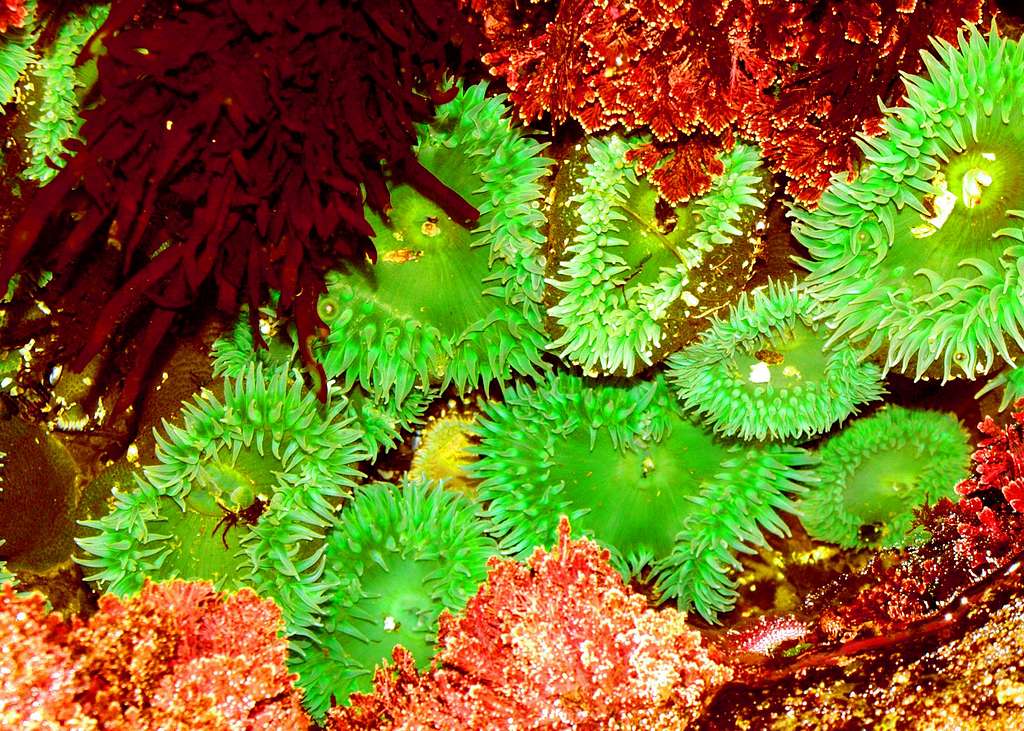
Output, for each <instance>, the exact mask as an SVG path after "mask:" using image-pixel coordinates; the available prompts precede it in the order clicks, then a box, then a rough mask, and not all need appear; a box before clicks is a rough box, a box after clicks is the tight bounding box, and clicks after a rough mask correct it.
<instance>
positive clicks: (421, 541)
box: [293, 481, 496, 717]
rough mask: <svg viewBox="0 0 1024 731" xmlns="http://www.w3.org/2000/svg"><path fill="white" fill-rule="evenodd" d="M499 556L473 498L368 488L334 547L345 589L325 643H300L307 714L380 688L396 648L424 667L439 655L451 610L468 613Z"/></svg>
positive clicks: (320, 637) (419, 485)
mask: <svg viewBox="0 0 1024 731" xmlns="http://www.w3.org/2000/svg"><path fill="white" fill-rule="evenodd" d="M495 553H496V547H495V545H494V542H493V541H492V540H491V539H490V538H488V537H487V536H486V533H485V528H484V523H483V522H482V521H480V519H479V518H477V517H476V508H475V507H474V506H473V504H472V503H471V502H469V501H468V500H467V499H466V498H465V497H463V496H461V495H458V494H456V493H453V492H450V491H447V490H442V489H440V488H439V487H438V486H436V485H433V484H431V483H428V482H423V481H413V482H407V483H404V484H403V485H401V487H396V486H394V485H390V484H384V483H377V484H370V485H365V486H362V487H360V488H358V491H357V492H356V495H355V497H354V498H353V500H352V502H351V503H349V504H348V505H347V506H346V507H345V510H344V511H343V513H342V520H341V522H340V525H339V527H338V528H337V529H336V530H334V531H332V532H331V534H330V535H329V537H328V542H327V568H326V572H325V581H327V582H329V583H330V585H332V586H334V587H336V588H335V589H334V591H333V592H332V594H331V598H330V600H329V601H328V602H327V603H326V604H325V605H324V614H323V617H322V618H321V620H320V624H321V626H320V629H318V631H317V633H316V636H315V638H314V639H313V640H312V641H310V642H305V641H303V642H300V643H297V649H298V653H299V658H298V659H297V660H296V661H295V662H294V663H293V669H294V670H296V671H297V672H298V673H299V683H300V685H301V686H302V687H303V689H304V691H305V699H304V703H305V706H306V708H308V709H309V710H310V712H311V713H313V714H314V715H315V716H318V717H319V716H321V715H323V713H324V712H325V711H326V710H327V707H328V706H329V705H330V699H331V696H334V698H335V699H336V700H337V701H338V702H339V703H346V702H347V700H348V697H349V695H350V694H351V693H353V692H356V691H361V692H368V691H370V690H371V688H372V680H373V672H374V669H375V668H376V667H377V666H378V665H380V664H381V663H383V662H384V661H385V660H388V659H390V658H391V652H392V650H393V649H394V647H395V645H402V646H403V647H405V648H406V649H407V650H409V651H410V652H411V653H412V654H413V656H414V657H415V658H416V661H417V662H418V663H419V665H420V666H421V667H425V666H426V665H427V664H428V663H429V662H430V658H431V657H433V654H434V642H435V639H436V636H437V619H438V617H439V616H440V614H441V611H442V610H444V609H448V610H451V611H453V612H454V611H458V610H459V609H461V608H462V606H463V605H464V604H465V602H466V600H467V599H468V598H469V597H470V596H471V595H472V594H473V593H474V592H475V591H476V590H477V587H478V586H479V584H480V583H481V582H482V581H483V580H484V578H485V576H486V574H487V568H486V562H487V559H488V558H489V557H490V556H491V555H493V554H495Z"/></svg>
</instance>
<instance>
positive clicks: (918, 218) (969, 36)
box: [793, 27, 1024, 380]
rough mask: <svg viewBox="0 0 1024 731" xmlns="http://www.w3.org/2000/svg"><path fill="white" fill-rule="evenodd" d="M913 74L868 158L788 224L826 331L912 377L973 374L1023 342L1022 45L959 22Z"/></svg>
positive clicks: (871, 142) (1008, 356)
mask: <svg viewBox="0 0 1024 731" xmlns="http://www.w3.org/2000/svg"><path fill="white" fill-rule="evenodd" d="M959 46H960V47H959V48H954V47H953V46H951V45H949V44H948V43H946V42H944V41H935V49H936V53H937V57H936V56H933V55H931V54H927V53H926V54H924V62H925V66H926V67H927V69H928V76H927V77H926V78H921V77H916V76H912V77H906V78H905V84H906V87H907V97H906V102H905V103H906V106H902V107H897V108H894V109H886V110H885V111H886V115H887V116H886V119H885V128H886V134H885V135H884V136H882V137H865V138H862V139H861V141H860V144H861V147H862V148H863V150H864V153H865V155H866V158H867V164H866V165H865V167H864V168H863V169H862V170H861V171H860V174H859V176H858V178H857V180H855V181H854V182H851V183H848V182H845V181H844V180H842V179H841V178H838V177H837V178H835V179H834V180H833V182H832V185H831V186H830V187H829V188H828V190H826V191H825V194H824V195H823V196H822V198H821V203H820V206H819V207H818V208H817V209H816V210H814V211H806V210H794V211H793V216H794V217H795V219H796V221H795V223H794V224H793V233H794V235H795V236H796V238H797V239H798V240H799V241H800V242H801V243H802V244H803V245H804V246H806V247H807V249H808V250H809V252H810V258H809V259H807V260H804V261H801V264H803V265H804V266H805V267H806V268H807V269H809V270H810V275H809V276H808V278H807V285H808V288H809V290H810V291H811V293H812V294H813V295H814V296H815V297H817V298H819V299H820V300H821V301H822V302H823V303H825V305H826V309H827V312H828V314H829V316H830V319H831V324H832V326H833V327H834V332H833V333H832V338H831V340H832V341H833V342H837V341H856V342H859V343H862V344H864V347H865V349H866V352H868V353H874V352H876V351H879V350H884V351H885V356H884V357H885V364H886V367H887V368H898V369H899V370H901V371H903V372H906V373H908V374H911V375H914V376H915V377H916V378H923V377H933V376H934V377H939V376H941V378H942V379H943V380H947V379H950V378H954V377H956V376H957V375H959V374H962V375H963V376H965V377H967V378H974V377H976V376H977V375H979V374H983V373H988V372H989V371H990V370H991V369H992V368H993V367H994V366H998V363H997V362H996V359H995V356H996V354H998V355H999V356H1000V357H1001V358H1002V359H1003V360H1005V361H1006V362H1008V363H1010V364H1013V363H1014V357H1015V356H1017V355H1019V353H1020V350H1021V349H1024V335H1022V334H1021V330H1022V329H1024V268H1021V266H1020V262H1021V261H1022V260H1024V243H1022V242H1024V228H1022V224H1024V221H1022V219H1024V177H1022V176H1021V170H1024V126H1022V125H1021V120H1022V118H1024V45H1022V44H1021V43H1020V42H1018V41H1013V40H1007V39H1005V38H1000V37H999V36H998V35H997V34H996V31H995V28H994V27H993V30H992V32H991V33H990V35H989V36H988V38H985V37H984V36H982V35H981V33H979V32H978V30H977V29H975V28H973V27H972V28H970V29H969V31H967V33H966V35H965V34H964V32H962V31H961V33H960V35H959Z"/></svg>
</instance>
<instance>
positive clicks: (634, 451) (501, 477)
mask: <svg viewBox="0 0 1024 731" xmlns="http://www.w3.org/2000/svg"><path fill="white" fill-rule="evenodd" d="M474 431H475V432H476V434H477V436H478V437H479V438H480V444H479V446H478V447H476V448H475V449H474V451H475V452H476V453H477V454H478V455H479V457H480V459H479V461H478V462H476V463H474V464H473V465H472V466H471V467H470V473H471V474H472V475H473V476H474V477H476V478H477V479H480V480H482V482H481V483H480V485H479V488H478V493H477V494H478V497H479V499H480V501H481V502H483V503H484V504H485V505H487V508H486V510H485V515H486V516H487V517H489V518H490V519H491V521H492V522H493V524H494V532H495V535H496V536H497V537H498V538H499V545H500V547H501V549H502V550H503V552H505V553H508V554H512V555H515V556H518V557H520V558H522V557H525V556H528V555H529V554H530V552H531V551H532V550H533V549H534V548H535V547H536V546H544V545H550V544H551V542H552V541H553V540H554V538H555V536H556V535H557V527H558V521H559V516H561V515H566V516H568V518H569V520H570V522H571V523H572V525H573V528H574V530H577V531H578V532H581V533H583V534H586V535H589V536H591V537H593V538H594V539H595V540H597V541H598V542H599V543H601V544H602V545H604V546H606V547H607V548H609V549H610V550H611V557H612V562H613V564H614V565H615V567H616V568H617V569H618V570H619V571H620V572H622V574H623V576H624V577H625V578H626V579H627V580H628V579H629V578H631V577H633V576H636V575H637V574H638V573H640V571H641V570H642V569H644V568H647V567H649V568H650V577H651V578H652V579H653V580H654V581H656V584H657V590H658V591H659V592H660V593H661V594H662V596H664V597H672V598H675V599H677V600H678V602H679V604H680V605H681V606H683V607H689V606H692V607H694V608H695V609H696V610H697V611H698V612H700V614H701V615H702V616H704V617H705V618H706V619H708V620H709V621H713V620H714V617H715V615H716V614H718V613H719V612H723V611H727V610H729V609H731V608H732V606H733V605H734V603H735V599H736V596H737V594H736V590H735V585H734V582H733V581H732V579H731V578H730V577H729V576H728V575H727V573H728V569H729V568H739V561H738V560H737V559H736V558H735V556H734V552H736V551H741V552H748V553H749V552H752V551H753V548H751V546H758V545H764V543H765V539H764V536H763V535H762V530H767V531H769V532H771V533H774V534H776V535H786V534H788V528H787V527H786V524H785V523H784V522H783V520H782V518H781V517H780V516H779V514H778V512H777V511H779V510H785V511H792V510H793V509H794V508H793V505H792V503H791V501H790V496H791V495H794V494H798V493H800V492H802V491H803V490H804V483H806V482H808V481H812V480H813V476H812V473H811V472H810V471H809V470H804V469H801V468H803V467H805V466H807V465H810V464H812V461H813V459H812V456H811V454H810V453H808V452H807V451H805V450H803V449H800V448H797V447H791V446H784V445H776V444H766V445H761V446H757V447H754V446H748V445H735V444H733V445H730V444H728V443H725V442H723V441H721V440H720V439H718V438H717V437H715V436H714V434H712V433H711V432H709V431H708V430H706V429H704V428H703V427H701V426H700V425H699V424H697V423H696V422H695V421H693V420H692V419H689V418H687V417H686V416H684V415H683V414H682V411H681V409H680V407H679V405H678V404H676V403H675V400H674V398H673V397H672V394H671V392H670V391H669V389H668V386H666V385H665V383H664V381H663V380H662V379H660V378H658V379H656V380H655V381H652V382H646V381H645V382H619V383H615V384H613V385H602V384H598V383H595V382H592V381H587V380H584V379H580V378H577V377H574V376H569V375H565V374H559V375H556V376H552V377H550V378H549V379H548V380H547V381H546V382H544V383H542V384H541V385H540V387H539V388H537V389H536V390H534V389H530V388H527V387H526V386H523V385H520V386H519V387H518V388H516V389H514V390H510V391H509V392H508V393H507V394H506V399H505V402H504V403H488V404H485V405H484V406H483V411H482V415H481V417H480V419H479V421H478V423H477V425H476V426H475V427H474Z"/></svg>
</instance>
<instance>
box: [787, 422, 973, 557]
mask: <svg viewBox="0 0 1024 731" xmlns="http://www.w3.org/2000/svg"><path fill="white" fill-rule="evenodd" d="M818 456H819V460H820V465H819V466H818V468H817V475H818V485H817V487H815V488H813V489H812V490H810V491H809V492H808V493H807V495H805V496H804V497H803V498H802V499H801V501H800V504H799V516H800V520H801V522H802V523H803V525H804V528H805V529H806V530H807V532H808V533H809V534H810V535H811V536H812V537H813V538H816V539H818V540H821V541H828V542H830V543H836V544H839V545H840V546H842V547H844V548H860V547H864V546H882V547H886V548H891V547H902V546H905V545H908V544H910V543H912V542H914V541H915V540H916V539H917V538H919V537H920V536H918V535H917V534H915V532H914V531H913V530H912V528H913V522H914V514H915V512H916V511H917V510H918V509H919V508H920V507H921V506H923V505H932V504H934V503H936V502H938V501H939V499H940V498H943V497H948V498H953V497H954V496H955V493H954V487H955V486H956V484H957V483H958V482H960V481H961V480H963V479H964V478H966V477H967V476H968V474H969V468H970V456H971V449H970V437H969V435H968V434H967V432H966V431H965V430H964V428H963V427H962V426H961V425H960V422H959V421H957V419H956V417H955V416H954V415H953V414H943V413H940V412H937V411H924V410H912V409H905V408H902V407H899V406H887V407H885V408H883V409H882V410H881V411H879V412H878V413H876V414H873V415H872V416H868V417H864V418H861V419H857V420H856V421H854V422H853V423H851V424H850V425H849V426H848V427H846V428H845V429H843V430H842V431H841V432H839V433H838V434H836V435H835V436H833V437H831V438H829V439H828V441H826V442H825V444H824V445H823V446H822V447H821V449H820V450H819V452H818Z"/></svg>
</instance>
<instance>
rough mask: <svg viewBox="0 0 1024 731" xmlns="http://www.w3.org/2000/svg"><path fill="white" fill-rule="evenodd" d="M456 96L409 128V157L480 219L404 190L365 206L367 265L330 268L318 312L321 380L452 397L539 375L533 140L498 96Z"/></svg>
mask: <svg viewBox="0 0 1024 731" xmlns="http://www.w3.org/2000/svg"><path fill="white" fill-rule="evenodd" d="M485 92H486V85H485V84H477V85H476V86H471V87H469V88H467V89H460V90H459V92H458V94H457V95H456V96H455V98H454V99H453V100H452V101H450V102H448V103H447V104H444V105H442V106H440V107H438V110H437V117H436V119H435V121H434V122H433V123H432V124H430V125H429V126H421V127H420V129H419V145H418V147H417V152H416V154H417V160H418V161H419V162H420V164H422V165H423V166H424V167H425V168H426V169H427V170H429V171H430V172H431V173H433V174H434V175H435V176H436V177H437V178H438V179H439V180H440V181H441V182H443V183H444V184H445V185H447V186H448V187H449V188H451V189H452V190H454V191H455V192H457V193H458V194H459V195H461V196H462V197H463V198H464V199H465V200H466V201H468V202H469V203H470V204H472V205H473V206H474V207H476V209H477V210H478V211H479V212H480V222H479V226H478V227H477V228H476V229H475V230H472V231H470V230H469V229H467V228H465V227H464V226H462V225H460V224H459V223H458V222H456V221H454V220H452V219H451V218H450V217H449V216H448V215H447V214H446V213H445V212H444V211H443V210H442V209H441V208H440V207H438V206H437V204H435V203H434V202H433V201H431V200H430V199H428V198H426V197H425V196H424V195H422V194H421V193H419V192H417V191H416V190H415V189H414V188H413V187H411V186H410V185H404V184H403V185H398V186H395V187H394V188H392V189H391V191H390V193H391V204H392V209H391V211H390V220H389V221H384V220H383V219H381V218H380V217H379V216H377V215H375V214H374V213H373V212H372V211H369V210H367V212H366V217H367V220H368V221H369V222H370V224H371V225H372V226H373V230H374V237H373V243H374V246H375V248H376V250H377V263H376V264H374V265H372V266H370V265H368V264H367V265H365V266H363V267H353V268H351V269H350V270H349V271H346V272H340V271H339V272H333V273H331V275H330V276H329V277H328V282H327V285H328V292H327V294H325V295H324V296H322V297H321V298H320V302H319V307H318V312H319V315H320V317H321V319H323V321H324V322H326V323H327V324H328V325H329V326H330V334H329V335H328V337H327V342H326V345H325V347H324V348H323V352H322V354H321V356H320V357H321V361H322V363H323V366H324V368H325V370H326V373H327V376H328V377H329V378H335V377H337V378H338V379H339V381H340V382H342V383H343V384H344V387H345V388H346V389H348V388H350V387H351V386H352V385H353V384H354V383H359V384H360V385H361V386H362V387H363V388H365V389H366V390H367V392H368V393H370V394H371V395H372V396H373V397H374V398H375V399H389V398H390V399H394V400H396V401H401V400H402V399H404V398H405V397H406V396H407V395H408V394H409V393H410V392H411V391H412V390H413V389H414V388H420V389H426V388H428V387H429V386H431V385H432V384H433V385H439V386H440V387H441V388H444V387H445V386H447V385H448V384H455V385H456V386H457V387H458V389H459V390H460V391H465V390H466V389H468V388H472V387H474V386H477V385H480V386H486V385H487V384H489V383H492V382H494V381H498V382H501V383H504V382H506V381H507V380H509V379H510V378H511V376H512V374H513V373H517V374H521V375H529V376H537V375H539V371H538V369H539V368H541V367H542V363H541V356H542V353H543V349H544V343H545V336H544V334H543V331H542V322H541V321H542V315H541V310H540V300H541V297H542V294H543V259H542V257H541V256H540V246H541V244H542V242H543V240H544V237H543V235H542V233H541V228H542V227H543V225H544V216H543V214H542V212H541V209H540V202H541V198H542V197H543V191H542V188H541V184H540V181H541V178H543V177H544V176H545V175H547V171H548V165H549V163H550V162H551V161H550V160H548V159H546V158H544V157H542V156H541V154H540V153H541V151H542V149H543V145H541V144H540V143H538V142H536V141H535V140H533V139H531V138H529V137H526V136H525V135H524V134H523V132H522V131H521V130H518V129H516V128H513V127H511V126H510V124H509V121H508V119H507V117H506V107H505V103H504V97H502V96H494V97H489V98H488V97H486V96H485Z"/></svg>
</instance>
